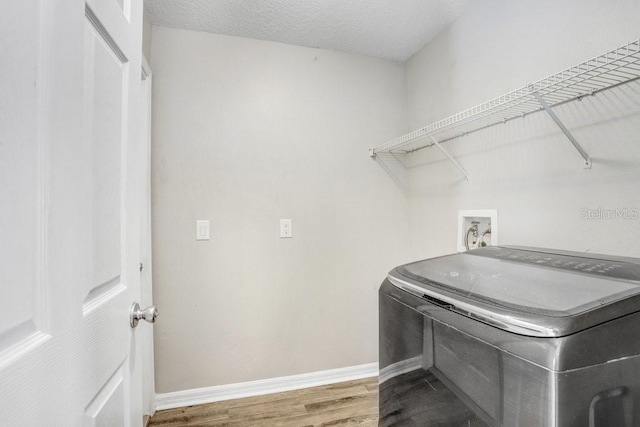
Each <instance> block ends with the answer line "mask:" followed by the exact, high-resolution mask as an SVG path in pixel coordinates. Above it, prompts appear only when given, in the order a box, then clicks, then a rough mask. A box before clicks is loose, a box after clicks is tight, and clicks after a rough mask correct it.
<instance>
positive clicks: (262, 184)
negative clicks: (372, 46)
mask: <svg viewBox="0 0 640 427" xmlns="http://www.w3.org/2000/svg"><path fill="white" fill-rule="evenodd" d="M152 33H153V36H152V41H153V43H152V55H151V58H152V69H153V73H154V82H153V84H154V103H153V112H154V120H153V123H154V124H153V164H152V169H153V170H152V180H153V181H152V182H153V233H154V234H153V236H154V247H153V249H154V253H153V255H154V277H153V283H154V300H155V302H156V304H157V306H158V308H159V310H160V313H161V317H160V318H159V319H158V322H157V323H156V324H155V326H154V328H155V346H156V347H155V355H156V385H157V387H156V390H157V391H158V392H160V393H163V392H171V391H177V390H183V389H190V388H196V387H205V386H214V385H222V384H229V383H237V382H243V381H249V380H257V379H265V378H273V377H279V376H285V375H294V374H299V373H307V372H315V371H319V370H325V369H332V368H339V367H346V366H353V365H359V364H365V363H371V362H375V361H377V288H378V286H379V284H380V282H381V280H382V279H383V278H384V277H385V275H386V273H387V271H388V270H390V269H391V268H392V267H394V266H395V265H397V264H399V263H402V262H406V260H407V258H406V248H405V242H406V240H407V225H406V224H407V217H406V214H407V196H406V193H405V191H406V189H404V188H402V186H401V185H398V184H396V181H394V179H390V177H389V175H387V172H386V171H385V170H384V169H382V168H380V167H379V165H378V164H376V162H374V161H372V160H371V159H370V158H368V156H367V148H368V147H370V146H373V145H376V144H378V143H380V142H382V141H384V140H386V139H390V138H392V137H394V136H396V135H399V134H401V133H403V132H404V131H405V130H406V126H405V125H406V123H405V120H406V110H405V107H406V96H405V81H404V70H403V65H402V64H399V63H392V62H386V61H382V60H377V59H372V58H367V57H358V56H353V55H347V54H343V53H337V52H333V51H326V50H319V49H309V48H302V47H296V46H288V45H283V44H277V43H268V42H262V41H255V40H249V39H242V38H235V37H226V36H219V35H212V34H206V33H198V32H189V31H183V30H173V29H166V28H160V27H154V28H153V32H152ZM280 218H292V219H293V236H294V237H293V238H292V239H280V238H279V219H280ZM197 219H209V220H211V227H212V230H211V241H208V242H196V240H195V221H196V220H197Z"/></svg>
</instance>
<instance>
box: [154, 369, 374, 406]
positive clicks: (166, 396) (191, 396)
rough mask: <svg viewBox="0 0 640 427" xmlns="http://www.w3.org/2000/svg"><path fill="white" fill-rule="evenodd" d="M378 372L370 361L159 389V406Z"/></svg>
mask: <svg viewBox="0 0 640 427" xmlns="http://www.w3.org/2000/svg"><path fill="white" fill-rule="evenodd" d="M376 375H378V364H377V363H368V364H366V365H357V366H349V367H346V368H338V369H330V370H327V371H319V372H311V373H308V374H300V375H291V376H288V377H278V378H269V379H266V380H258V381H248V382H244V383H235V384H226V385H220V386H213V387H204V388H195V389H191V390H182V391H175V392H171V393H159V394H157V395H156V409H157V410H162V409H171V408H179V407H182V406H191V405H201V404H203V403H211V402H219V401H222V400H230V399H239V398H242V397H251V396H260V395H263V394H271V393H279V392H282V391H291V390H299V389H301V388H308V387H317V386H320V385H326V384H333V383H339V382H344V381H353V380H359V379H362V378H369V377H375V376H376Z"/></svg>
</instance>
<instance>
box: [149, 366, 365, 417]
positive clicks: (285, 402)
mask: <svg viewBox="0 0 640 427" xmlns="http://www.w3.org/2000/svg"><path fill="white" fill-rule="evenodd" d="M354 425H358V426H362V427H364V426H367V427H374V426H377V425H378V378H377V377H373V378H367V379H364V380H357V381H349V382H345V383H338V384H331V385H326V386H321V387H313V388H306V389H302V390H295V391H289V392H285V393H275V394H269V395H264V396H256V397H248V398H245V399H236V400H226V401H223V402H216V403H209V404H206V405H197V406H188V407H186V408H176V409H167V410H165V411H158V412H157V413H156V414H155V415H154V416H153V417H152V418H151V421H150V423H149V426H150V427H177V426H203V427H205V426H234V427H249V426H251V427H254V426H255V427H258V426H291V427H312V426H313V427H315V426H354Z"/></svg>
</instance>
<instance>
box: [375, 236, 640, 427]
mask: <svg viewBox="0 0 640 427" xmlns="http://www.w3.org/2000/svg"><path fill="white" fill-rule="evenodd" d="M379 308H380V319H379V320H380V322H379V334H380V336H379V338H380V340H379V345H380V355H379V356H380V357H379V361H380V372H379V426H420V427H424V426H460V427H463V426H464V427H471V426H510V427H515V426H522V427H535V426H540V427H542V426H544V427H549V426H557V427H572V426H576V427H586V426H589V427H594V426H598V427H604V426H606V427H627V426H628V427H632V426H640V259H636V258H623V257H612V256H604V255H594V254H589V253H577V252H566V251H557V250H550V249H538V248H525V247H485V248H481V249H476V250H472V251H468V252H464V253H459V254H454V255H447V256H442V257H438V258H432V259H427V260H423V261H419V262H414V263H411V264H407V265H403V266H400V267H397V268H395V269H393V270H392V271H391V272H390V273H389V275H388V277H387V278H386V279H385V280H384V282H383V284H382V285H381V287H380V290H379Z"/></svg>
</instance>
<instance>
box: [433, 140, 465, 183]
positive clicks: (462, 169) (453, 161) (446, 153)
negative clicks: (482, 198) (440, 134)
mask: <svg viewBox="0 0 640 427" xmlns="http://www.w3.org/2000/svg"><path fill="white" fill-rule="evenodd" d="M428 136H429V139H431V142H433V144H434V145H435V146H436V147H438V148H439V149H440V151H442V152H443V153H444V155H445V156H447V158H448V159H449V160H451V163H453V164H454V165H455V166H456V167H457V168H458V169H459V170H460V172H462V174H463V175H464V179H465V180H466V181H469V175H467V171H466V170H464V168H463V167H462V166H460V163H458V162H457V161H456V159H454V158H453V157H451V155H450V154H449V153H448V152H447V150H445V149H444V148H442V145H440V143H439V142H438V141H436V139H435V138H434V137H433V136H431V135H428Z"/></svg>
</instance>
